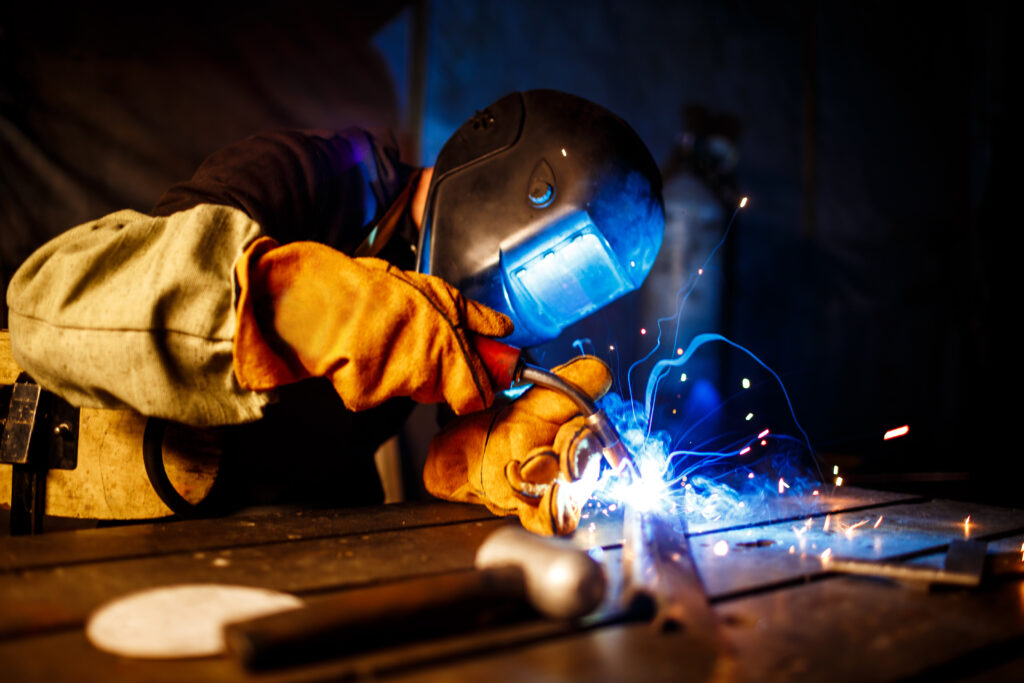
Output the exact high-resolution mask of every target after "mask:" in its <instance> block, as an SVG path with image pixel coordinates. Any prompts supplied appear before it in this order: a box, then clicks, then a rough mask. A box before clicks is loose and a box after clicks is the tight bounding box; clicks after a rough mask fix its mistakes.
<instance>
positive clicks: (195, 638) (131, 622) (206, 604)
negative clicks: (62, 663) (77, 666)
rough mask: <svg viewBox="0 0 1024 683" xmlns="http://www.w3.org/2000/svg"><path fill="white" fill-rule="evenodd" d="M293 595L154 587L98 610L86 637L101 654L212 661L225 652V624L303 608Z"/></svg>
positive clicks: (203, 586)
mask: <svg viewBox="0 0 1024 683" xmlns="http://www.w3.org/2000/svg"><path fill="white" fill-rule="evenodd" d="M301 606H302V601H301V600H299V599H298V598H297V597H295V596H294V595H288V594H287V593H278V592H276V591H271V590H265V589H262V588H250V587H248V586H227V585H222V584H216V583H196V584H181V585H176V586H165V587H162V588H151V589H147V590H143V591H139V592H137V593H131V594H129V595H126V596H124V597H121V598H118V599H117V600H113V601H111V602H108V603H107V604H105V605H103V606H102V607H100V608H99V609H98V610H96V611H95V612H93V614H92V616H90V617H89V623H88V624H87V625H86V629H85V634H86V636H88V638H89V640H90V641H91V642H92V644H93V645H95V646H96V647H98V648H99V649H101V650H106V651H107V652H112V653H114V654H118V655H124V656H126V657H141V658H147V659H173V658H185V657H209V656H212V655H217V654H220V653H222V652H224V651H225V647H224V634H223V628H224V625H225V624H230V623H231V622H234V621H242V620H245V619H253V618H256V617H259V616H263V615H266V614H271V613H273V612H281V611H284V610H288V609H292V608H295V607H301Z"/></svg>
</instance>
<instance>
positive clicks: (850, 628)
mask: <svg viewBox="0 0 1024 683" xmlns="http://www.w3.org/2000/svg"><path fill="white" fill-rule="evenodd" d="M968 516H970V523H969V524H968V525H967V526H966V527H965V524H964V520H965V519H966V518H967V517H968ZM826 519H827V520H828V525H827V527H828V528H827V529H826V528H825V527H826V523H825V522H826ZM879 519H881V521H879ZM503 523H507V522H505V521H502V520H498V519H495V518H493V517H491V516H490V515H489V514H488V513H487V512H486V511H485V510H483V509H482V508H478V507H474V506H464V505H454V504H449V503H441V502H437V503H420V504H399V505H388V506H380V507H376V508H366V509H358V510H330V511H324V510H315V511H314V510H261V511H251V512H247V513H245V514H241V515H236V516H233V517H229V518H224V519H215V520H199V521H184V522H174V523H161V524H149V525H137V526H124V527H114V528H106V529H88V530H80V531H61V532H52V533H47V534H43V535H41V536H35V537H18V538H10V537H5V538H0V681H31V680H46V681H51V680H74V681H113V680H117V681H131V680H140V681H176V682H177V681H196V680H212V681H248V680H259V681H278V680H325V679H326V680H334V679H338V678H358V677H376V678H382V679H388V680H399V681H413V680H428V679H430V680H434V679H443V680H466V681H478V680H526V681H538V680H541V681H547V680H622V681H634V680H635V681H652V680H672V681H678V680H708V679H711V678H714V677H718V678H720V679H723V680H724V679H729V678H731V679H735V680H830V681H835V680H858V681H859V680H897V679H907V678H920V679H922V680H934V679H948V678H965V679H969V680H992V681H1000V680H1012V679H1014V678H1016V679H1020V678H1021V677H1024V581H1022V579H1024V575H1020V574H1014V573H1012V572H1011V573H1009V574H1003V575H1000V576H992V577H987V578H986V579H985V580H984V581H983V583H982V585H981V586H980V587H978V588H973V589H944V590H921V589H920V588H914V587H911V586H907V585H901V584H896V583H891V582H887V581H882V580H877V579H867V578H858V577H852V576H841V575H836V574H832V573H829V572H827V571H825V570H824V569H823V567H822V563H821V560H820V555H821V553H822V552H824V551H825V550H826V549H831V552H832V553H833V554H834V555H836V556H845V557H859V558H869V559H882V558H888V559H896V560H900V561H906V562H911V563H917V564H931V565H933V566H941V562H942V558H943V554H944V552H945V550H946V548H947V546H948V544H949V542H950V541H951V540H953V539H956V538H964V536H965V535H966V536H969V537H970V538H974V539H980V540H986V541H989V551H990V553H995V552H1000V551H1001V552H1016V553H1018V554H1020V553H1021V548H1022V543H1024V512H1022V511H1017V510H1008V509H1003V508H995V507H987V506H983V505H977V504H973V503H970V504H969V503H956V502H950V501H940V500H930V499H926V498H920V497H912V496H905V495H898V494H892V493H879V492H872V491H865V490H854V489H849V488H839V489H836V490H835V491H834V492H832V493H831V494H830V495H822V496H818V497H815V498H813V499H798V498H796V497H780V498H779V499H778V500H777V501H775V502H774V503H773V504H772V505H771V506H770V507H768V508H765V509H763V510H761V511H760V512H759V513H757V514H756V515H754V516H753V517H752V518H751V519H750V520H749V521H747V522H746V523H743V524H735V523H734V524H733V525H731V526H730V525H726V524H723V523H721V522H715V521H702V522H700V523H696V522H691V534H690V543H691V547H692V549H693V553H694V556H695V559H696V561H697V565H698V567H699V569H700V572H701V575H702V577H703V579H704V582H705V584H706V585H707V589H708V592H709V594H710V596H711V598H712V601H713V603H714V609H715V611H716V613H717V615H718V616H719V618H720V620H721V621H722V622H723V623H724V624H725V635H726V638H727V640H728V642H729V646H730V648H731V650H732V652H733V655H732V656H731V657H730V658H728V661H727V662H725V663H723V660H722V658H721V656H716V655H715V654H713V653H712V652H711V651H710V650H709V648H708V647H707V646H706V644H705V643H702V642H701V641H700V640H699V639H697V638H695V637H694V636H693V634H691V633H689V632H687V630H686V629H682V630H679V631H675V632H670V633H657V632H654V631H652V629H651V628H650V626H649V624H647V623H644V622H641V621H622V620H616V619H613V618H610V617H609V618H605V617H601V616H598V617H594V618H591V619H589V620H587V621H585V622H584V623H582V624H575V625H567V624H562V623H553V622H545V621H541V620H526V621H518V622H515V623H511V624H504V625H500V626H495V627H493V628H489V629H477V630H474V631H473V632H471V633H466V634H461V635H456V636H448V637H444V638H436V637H433V638H432V637H431V635H430V634H427V633H425V634H424V637H423V639H422V640H419V641H415V642H411V643H406V644H404V645H401V646H387V645H384V646H382V647H380V648H378V649H375V650H372V651H368V652H362V653H359V654H356V655H348V656H345V657H340V658H337V659H331V660H325V661H321V662H318V663H315V664H307V665H302V666H297V667H292V668H287V669H278V670H274V671H269V672H260V673H250V672H248V671H246V670H245V669H243V668H242V667H241V666H240V665H239V664H238V663H236V662H235V661H233V660H231V659H229V658H227V657H217V658H205V659H195V660H183V661H147V660H132V659H126V658H121V657H117V656H114V655H110V654H107V653H104V652H101V651H99V650H96V649H94V648H93V647H92V646H91V645H90V644H89V642H88V641H87V639H86V637H85V633H84V624H85V622H86V620H87V618H88V615H89V614H90V612H91V611H92V610H94V609H96V608H97V607H99V606H100V605H102V604H104V603H105V602H107V601H109V600H111V599H113V598H117V597H119V596H122V595H125V594H127V593H129V592H132V591H135V590H138V589H142V588H147V587H153V586H161V585H167V584H177V583H186V582H188V583H192V582H220V583H230V584H241V585H249V586H259V587H265V588H272V589H276V590H281V591H287V592H290V593H294V594H295V595H298V596H300V597H302V598H303V599H305V600H308V601H315V600H320V599H323V597H324V596H329V595H333V594H336V593H338V592H340V591H346V590H354V589H355V590H357V589H359V588H360V587H363V586H366V585H369V584H374V583H380V582H387V581H391V580H396V579H401V578H405V577H413V576H422V575H428V574H436V573H444V572H450V571H456V570H462V569H466V568H469V567H471V566H472V563H473V557H474V553H475V551H476V548H477V547H478V545H479V544H480V543H481V542H482V541H483V539H484V538H485V537H486V536H487V534H488V533H489V532H491V531H492V530H494V529H495V528H496V527H497V526H498V525H500V524H503ZM858 523H861V524H860V525H859V526H856V528H854V529H853V530H852V531H850V528H851V527H853V526H854V525H857V524H858ZM621 532H622V525H621V518H618V519H616V518H615V514H612V515H608V516H606V515H605V514H593V515H591V517H589V518H588V519H586V520H584V522H583V524H582V525H581V529H580V531H579V532H578V533H577V534H576V536H575V538H574V542H575V543H577V544H579V545H582V546H585V547H590V548H603V550H599V551H595V553H594V554H595V555H596V556H599V557H600V558H601V559H602V561H603V562H605V563H606V564H607V565H608V567H609V568H611V569H614V568H615V567H616V566H617V563H618V560H619V555H620V550H621V546H620V542H621ZM720 541H725V542H726V543H725V544H722V543H720ZM716 545H717V548H718V551H719V553H721V552H722V550H723V549H726V550H727V552H725V554H724V555H721V554H718V553H716V552H714V549H715V548H716ZM612 573H614V572H612Z"/></svg>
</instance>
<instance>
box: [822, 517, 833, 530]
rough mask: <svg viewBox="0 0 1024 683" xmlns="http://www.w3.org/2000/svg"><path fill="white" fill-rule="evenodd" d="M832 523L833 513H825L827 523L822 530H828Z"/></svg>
mask: <svg viewBox="0 0 1024 683" xmlns="http://www.w3.org/2000/svg"><path fill="white" fill-rule="evenodd" d="M831 524H832V515H825V525H824V526H823V527H821V530H822V531H828V528H829V526H830V525H831Z"/></svg>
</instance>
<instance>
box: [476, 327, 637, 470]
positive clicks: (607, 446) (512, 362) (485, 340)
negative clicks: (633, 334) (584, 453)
mask: <svg viewBox="0 0 1024 683" xmlns="http://www.w3.org/2000/svg"><path fill="white" fill-rule="evenodd" d="M472 342H473V347H474V348H475V349H476V352H477V354H478V355H479V356H480V359H481V360H482V361H483V363H484V366H485V367H486V368H487V374H488V375H490V377H491V381H492V383H493V384H494V387H495V388H496V389H498V390H502V391H503V390H505V389H508V388H510V387H512V386H513V385H516V384H534V385H536V386H542V387H544V388H546V389H550V390H551V391H554V392H556V393H559V394H562V395H563V396H565V397H567V398H569V399H570V400H571V401H572V402H573V403H575V404H576V406H577V407H578V408H579V409H580V412H582V413H583V420H584V423H585V424H586V426H587V428H588V429H590V431H591V432H592V433H593V434H594V435H595V436H596V437H597V439H598V441H599V442H600V444H601V454H602V456H603V457H604V459H605V462H607V463H608V465H609V466H610V467H611V468H612V471H613V472H614V473H615V474H616V475H619V476H626V477H633V476H635V475H636V474H637V469H636V464H635V463H634V462H633V458H632V457H630V455H629V451H627V450H626V447H625V446H623V445H622V439H620V438H619V433H618V432H617V431H616V430H615V427H613V426H612V423H611V420H609V419H608V416H607V415H606V414H605V412H604V411H603V410H601V409H600V408H598V407H597V403H595V402H594V400H593V399H592V398H590V396H589V395H587V393H586V392H585V391H583V390H582V389H580V388H579V387H577V386H576V385H575V384H573V383H572V382H568V381H566V380H564V379H562V378H561V377H559V376H558V375H556V374H555V373H553V372H551V371H550V370H545V369H544V368H542V367H538V366H536V365H532V364H530V363H527V362H526V359H525V358H524V357H523V350H522V349H519V348H517V347H515V346H511V345H509V344H505V343H503V342H500V341H498V340H496V339H492V338H491V337H483V336H480V335H476V336H474V337H473V338H472ZM581 474H582V472H576V473H574V475H575V476H576V477H577V478H578V477H579V476H580V475H581Z"/></svg>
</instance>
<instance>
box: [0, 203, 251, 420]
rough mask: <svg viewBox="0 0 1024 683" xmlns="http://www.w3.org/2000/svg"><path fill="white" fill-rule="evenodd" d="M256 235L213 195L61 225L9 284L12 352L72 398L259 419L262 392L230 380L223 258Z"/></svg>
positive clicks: (196, 416)
mask: <svg viewBox="0 0 1024 683" xmlns="http://www.w3.org/2000/svg"><path fill="white" fill-rule="evenodd" d="M259 235H260V227H259V225H257V224H256V223H255V222H254V221H253V220H251V219H250V218H249V217H248V216H246V215H245V214H244V213H242V212H241V211H239V210H238V209H233V208H229V207H224V206H212V205H201V206H198V207H195V208H193V209H190V210H188V211H183V212H180V213H176V214H174V215H173V216H170V217H167V218H153V217H150V216H147V215H145V214H141V213H138V212H136V211H128V210H126V211H119V212H117V213H113V214H110V215H109V216H105V217H103V218H101V219H99V220H96V221H92V222H89V223H85V224H83V225H80V226H78V227H76V228H73V229H71V230H69V231H68V232H65V233H64V234H62V235H59V236H58V237H56V238H55V239H53V240H51V241H50V242H48V243H46V244H45V245H43V246H42V247H41V248H39V249H38V250H37V251H36V252H35V253H34V254H32V255H31V256H30V257H29V258H28V260H27V261H26V262H25V263H24V264H22V266H21V268H19V269H18V271H17V272H16V273H15V275H14V277H13V278H12V279H11V283H10V286H9V287H8V290H7V304H8V307H9V309H10V328H11V350H12V352H13V353H14V358H15V360H16V361H17V362H18V364H19V365H20V366H21V367H22V368H24V369H25V370H27V371H28V372H29V374H31V375H32V376H33V377H34V378H35V379H36V381H37V382H39V383H40V384H41V385H42V386H44V387H46V388H47V389H50V390H51V391H54V392H56V393H57V394H60V395H61V396H64V397H65V398H66V399H68V400H69V401H71V402H72V403H73V404H76V405H81V406H89V407H99V408H130V409H134V410H137V411H139V412H141V413H143V414H145V415H153V416H158V417H166V418H170V419H174V420H177V421H180V422H187V423H191V424H201V425H202V424H205V425H210V424H230V423H238V422H245V421H248V420H253V419H256V418H258V417H259V416H260V415H261V412H262V408H263V406H264V405H265V404H266V403H267V402H268V401H269V400H270V395H269V394H262V393H258V392H253V391H246V390H243V389H242V388H241V387H240V386H239V384H238V382H237V381H236V380H235V378H234V375H233V373H232V370H231V360H232V356H231V345H232V337H233V333H234V327H235V314H234V305H233V301H232V297H233V285H232V268H233V266H234V263H235V261H236V260H237V258H238V257H239V255H240V254H242V252H243V250H244V249H245V248H246V247H247V246H248V245H249V244H250V243H251V242H252V241H253V240H255V239H256V238H257V237H259Z"/></svg>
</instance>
